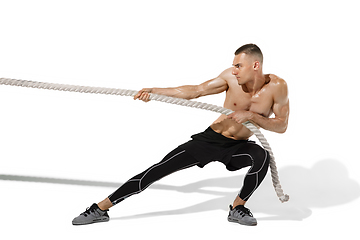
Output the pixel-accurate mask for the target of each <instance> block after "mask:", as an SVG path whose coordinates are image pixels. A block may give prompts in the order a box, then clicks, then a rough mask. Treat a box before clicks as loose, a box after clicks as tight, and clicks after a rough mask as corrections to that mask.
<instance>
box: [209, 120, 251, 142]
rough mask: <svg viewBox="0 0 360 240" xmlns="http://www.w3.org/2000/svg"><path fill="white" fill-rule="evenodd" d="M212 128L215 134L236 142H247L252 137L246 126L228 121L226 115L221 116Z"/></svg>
mask: <svg viewBox="0 0 360 240" xmlns="http://www.w3.org/2000/svg"><path fill="white" fill-rule="evenodd" d="M210 127H211V128H212V130H214V131H215V132H217V133H220V134H222V135H223V136H225V137H227V138H232V139H235V140H247V139H248V138H249V137H251V135H252V132H251V131H250V130H249V129H247V128H246V127H244V125H242V124H239V123H237V122H235V121H234V120H232V119H227V118H226V116H225V115H221V116H220V117H219V118H218V119H217V120H216V121H215V122H214V123H213V124H211V126H210Z"/></svg>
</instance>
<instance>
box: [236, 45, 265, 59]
mask: <svg viewBox="0 0 360 240" xmlns="http://www.w3.org/2000/svg"><path fill="white" fill-rule="evenodd" d="M240 53H245V54H249V55H255V56H257V57H259V61H260V62H261V63H262V62H263V54H262V52H261V49H260V48H259V47H258V46H257V45H255V44H252V43H250V44H245V45H243V46H241V47H239V48H238V49H237V50H236V51H235V55H239V54H240Z"/></svg>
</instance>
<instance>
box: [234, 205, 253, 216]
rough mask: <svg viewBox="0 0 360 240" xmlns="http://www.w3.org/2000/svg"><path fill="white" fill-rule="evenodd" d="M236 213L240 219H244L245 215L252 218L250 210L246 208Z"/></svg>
mask: <svg viewBox="0 0 360 240" xmlns="http://www.w3.org/2000/svg"><path fill="white" fill-rule="evenodd" d="M236 211H237V212H238V213H240V215H241V216H242V217H244V216H245V215H249V216H250V217H253V215H252V213H251V212H250V209H248V208H246V207H243V208H242V209H236Z"/></svg>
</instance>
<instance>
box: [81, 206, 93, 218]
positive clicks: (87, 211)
mask: <svg viewBox="0 0 360 240" xmlns="http://www.w3.org/2000/svg"><path fill="white" fill-rule="evenodd" d="M91 212H95V209H90V208H89V207H88V208H86V211H85V212H83V213H82V214H83V215H84V216H85V217H87V215H90V213H91Z"/></svg>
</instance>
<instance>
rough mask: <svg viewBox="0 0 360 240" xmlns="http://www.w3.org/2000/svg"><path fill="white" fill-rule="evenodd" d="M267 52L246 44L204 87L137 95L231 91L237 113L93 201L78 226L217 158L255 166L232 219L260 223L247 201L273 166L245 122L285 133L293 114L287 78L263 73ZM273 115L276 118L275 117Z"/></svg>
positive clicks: (229, 100) (230, 164)
mask: <svg viewBox="0 0 360 240" xmlns="http://www.w3.org/2000/svg"><path fill="white" fill-rule="evenodd" d="M262 63H263V55H262V52H261V50H260V48H259V47H258V46H256V45H254V44H247V45H244V46H242V47H240V48H239V49H238V50H237V51H236V52H235V57H234V61H233V67H232V68H229V69H226V70H225V71H223V72H222V73H221V74H220V75H219V76H218V77H216V78H214V79H211V80H209V81H206V82H204V83H202V84H200V85H187V86H180V87H174V88H144V89H142V90H140V91H139V92H138V93H137V95H136V96H135V97H134V99H139V100H143V101H145V102H147V101H149V97H150V95H149V93H155V94H162V95H167V96H171V97H177V98H184V99H194V98H198V97H202V96H206V95H210V94H217V93H221V92H224V91H226V98H225V102H224V107H225V108H228V109H231V110H233V111H235V112H234V113H232V114H230V115H228V116H225V115H221V116H220V117H219V118H218V119H217V120H216V121H215V122H214V123H213V124H212V125H211V126H210V127H209V128H208V129H206V130H205V131H204V132H202V133H199V134H195V135H193V136H192V140H190V141H189V142H187V143H185V144H182V145H180V146H179V147H178V148H176V149H175V150H173V151H172V152H170V153H169V154H168V155H167V156H165V158H164V159H163V160H162V161H161V162H159V163H157V164H155V165H153V166H152V167H150V168H148V169H147V170H145V171H144V172H142V173H140V174H138V175H136V176H134V177H133V178H131V179H130V180H129V181H128V182H126V183H125V184H123V185H122V186H121V187H120V188H119V189H117V190H116V191H115V192H114V193H113V194H111V195H110V196H109V197H107V198H106V199H105V200H103V201H102V202H100V203H98V204H95V203H94V204H93V205H92V206H91V207H90V208H88V209H87V210H86V211H85V212H83V213H82V214H80V215H79V216H78V217H76V218H75V219H74V220H73V225H84V224H90V223H95V222H105V221H109V216H108V214H107V211H108V209H109V208H111V207H112V206H114V205H116V204H118V203H119V202H121V201H123V200H124V199H126V198H128V197H130V196H131V195H133V194H137V193H140V192H142V191H143V190H145V189H146V188H147V187H148V186H149V185H151V184H152V183H154V182H155V181H157V180H159V179H161V178H162V177H165V176H167V175H169V174H171V173H173V172H176V171H178V170H182V169H185V168H188V167H192V166H195V165H197V166H199V167H204V166H205V165H206V164H208V163H210V162H212V161H219V162H222V163H224V165H225V166H226V168H227V169H228V170H229V171H236V170H238V169H241V168H243V167H248V166H250V169H249V171H248V172H247V174H246V176H245V178H244V183H243V187H242V189H241V190H240V192H239V194H238V195H237V196H236V198H235V200H234V202H233V205H232V206H231V205H230V211H229V215H228V220H229V221H230V222H236V223H240V224H243V225H257V221H256V219H255V218H254V217H253V215H252V213H251V212H250V210H249V209H247V208H246V207H244V205H245V203H246V201H247V200H248V199H249V198H250V196H251V195H252V194H253V193H254V191H255V190H256V189H257V188H258V187H259V185H260V183H261V182H262V180H263V179H264V177H265V175H266V173H267V169H268V166H269V160H270V157H269V154H268V152H267V151H266V150H264V149H263V148H262V147H260V146H259V145H257V144H255V143H254V142H253V141H249V140H248V139H249V137H250V136H251V135H252V133H251V132H250V131H249V130H248V129H247V128H246V127H244V126H243V125H242V123H244V122H246V121H251V122H252V123H254V124H255V125H257V126H258V127H261V128H263V129H266V130H269V131H273V132H277V133H284V132H285V131H286V129H287V124H288V117H289V100H288V90H287V84H286V82H285V81H284V80H283V79H281V78H279V77H277V76H276V75H273V74H263V72H262ZM272 114H274V115H275V116H274V117H273V118H270V116H271V115H272Z"/></svg>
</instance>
